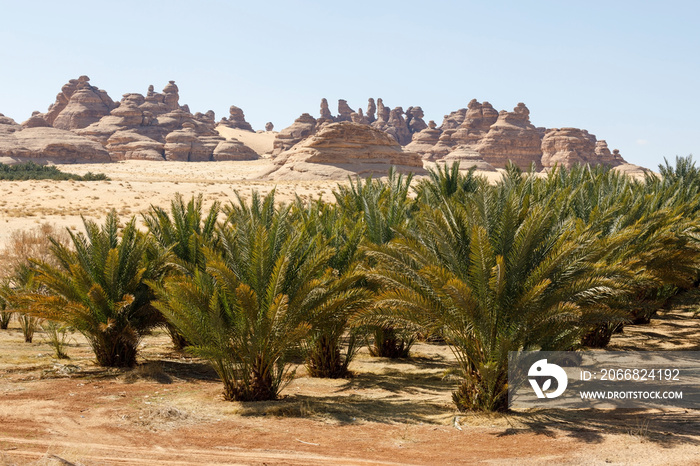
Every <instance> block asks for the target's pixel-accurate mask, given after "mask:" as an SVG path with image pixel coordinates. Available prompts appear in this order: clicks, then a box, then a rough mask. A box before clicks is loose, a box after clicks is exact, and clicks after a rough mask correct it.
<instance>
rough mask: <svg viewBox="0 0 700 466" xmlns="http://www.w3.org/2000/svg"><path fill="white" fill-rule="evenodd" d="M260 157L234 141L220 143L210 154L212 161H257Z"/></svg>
mask: <svg viewBox="0 0 700 466" xmlns="http://www.w3.org/2000/svg"><path fill="white" fill-rule="evenodd" d="M259 158H260V156H259V155H258V153H257V152H255V151H254V150H253V149H251V148H250V147H248V146H246V145H245V144H243V143H242V142H240V141H238V140H236V139H230V140H226V141H221V142H220V143H219V144H218V145H217V146H216V148H215V149H214V152H213V154H212V160H215V161H219V162H220V161H225V160H257V159H259Z"/></svg>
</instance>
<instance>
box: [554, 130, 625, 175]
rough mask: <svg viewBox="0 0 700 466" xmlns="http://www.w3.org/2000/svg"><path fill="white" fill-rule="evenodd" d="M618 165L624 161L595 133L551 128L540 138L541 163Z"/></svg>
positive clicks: (570, 165)
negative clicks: (612, 152)
mask: <svg viewBox="0 0 700 466" xmlns="http://www.w3.org/2000/svg"><path fill="white" fill-rule="evenodd" d="M586 163H587V164H591V165H610V166H613V167H615V166H618V165H621V164H623V163H624V160H622V158H621V157H620V156H619V152H618V155H617V157H615V156H613V154H611V153H610V149H608V144H607V143H606V142H605V141H598V140H596V137H595V135H593V134H590V133H589V132H588V131H586V130H582V129H578V128H561V129H559V128H552V129H548V130H547V131H546V132H545V135H544V138H542V165H543V166H544V167H545V168H551V167H554V166H555V165H558V166H562V167H566V168H571V167H572V166H574V165H575V164H581V165H582V164H586Z"/></svg>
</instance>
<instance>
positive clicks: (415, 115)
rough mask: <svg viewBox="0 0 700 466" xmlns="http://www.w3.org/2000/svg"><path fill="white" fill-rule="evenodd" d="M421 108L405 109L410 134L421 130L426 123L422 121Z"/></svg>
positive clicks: (424, 127) (425, 126)
mask: <svg viewBox="0 0 700 466" xmlns="http://www.w3.org/2000/svg"><path fill="white" fill-rule="evenodd" d="M424 116H425V114H424V113H423V109H422V108H420V107H408V110H406V124H407V125H408V129H409V131H410V132H411V134H415V133H418V132H420V131H423V130H424V129H426V128H427V127H428V125H427V124H426V123H425V121H423V117H424Z"/></svg>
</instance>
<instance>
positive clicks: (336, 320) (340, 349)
mask: <svg viewBox="0 0 700 466" xmlns="http://www.w3.org/2000/svg"><path fill="white" fill-rule="evenodd" d="M294 212H295V213H296V215H298V216H299V222H301V223H302V224H303V225H304V228H306V229H308V230H309V232H311V233H313V234H320V235H321V237H322V238H324V239H325V240H326V241H327V242H328V244H329V246H330V247H331V248H332V249H333V255H332V257H331V258H330V259H329V261H328V272H329V273H330V275H329V276H328V280H329V283H330V282H332V281H336V283H335V286H337V287H339V289H342V290H343V291H342V292H341V293H339V294H338V295H336V296H335V297H334V299H333V300H332V305H333V306H334V307H335V310H334V311H333V312H329V311H328V306H326V307H325V308H321V309H318V311H319V315H317V316H313V317H312V322H313V325H312V326H311V329H310V332H309V334H308V336H307V338H306V340H305V341H304V348H305V353H306V369H307V371H308V372H309V374H310V375H311V376H312V377H328V378H340V377H347V376H348V375H349V370H348V366H349V364H350V362H351V361H352V359H353V358H354V357H355V355H356V353H357V351H358V350H359V348H360V341H361V340H362V338H361V336H362V335H361V334H362V333H363V332H364V329H362V328H351V327H350V325H349V321H350V319H351V318H352V317H353V316H354V315H355V314H356V313H357V311H358V310H360V309H362V308H363V307H366V306H367V305H369V303H370V297H371V291H370V289H369V287H368V285H369V284H368V283H367V281H366V276H365V274H364V272H363V271H362V269H361V262H360V258H359V244H360V241H361V240H362V237H363V233H364V223H362V222H359V223H358V222H353V221H351V219H350V218H348V216H347V215H346V214H345V213H344V212H343V211H342V210H341V209H339V208H338V207H337V206H336V205H331V204H325V203H323V202H321V201H316V202H310V203H309V204H307V205H305V204H304V203H302V202H301V200H299V199H297V202H296V203H295V208H294Z"/></svg>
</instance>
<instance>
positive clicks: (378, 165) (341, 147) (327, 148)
mask: <svg viewBox="0 0 700 466" xmlns="http://www.w3.org/2000/svg"><path fill="white" fill-rule="evenodd" d="M275 164H276V165H277V167H278V168H276V169H275V171H274V172H272V173H270V174H269V175H268V176H269V177H273V178H275V179H317V178H337V179H343V178H345V177H346V176H347V175H348V174H349V173H357V174H360V175H362V176H369V175H386V173H387V171H388V170H389V168H390V167H392V166H394V167H396V169H397V170H399V171H404V172H405V171H411V172H414V173H420V172H422V171H423V162H422V159H421V157H420V155H418V154H416V153H414V152H407V151H404V150H403V149H402V148H401V146H400V145H399V144H398V143H397V142H396V141H395V140H394V139H393V138H392V137H390V136H389V135H387V134H386V133H384V132H383V131H380V130H377V129H375V128H372V127H371V126H369V125H364V124H357V123H352V122H340V123H331V124H328V125H326V126H325V127H323V128H322V129H321V130H320V131H319V132H318V133H317V134H315V135H314V136H312V137H309V138H307V139H306V140H305V141H303V142H301V143H299V144H297V145H296V146H294V147H293V148H292V149H290V150H288V151H285V152H282V153H280V154H279V155H278V156H277V157H276V158H275Z"/></svg>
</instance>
